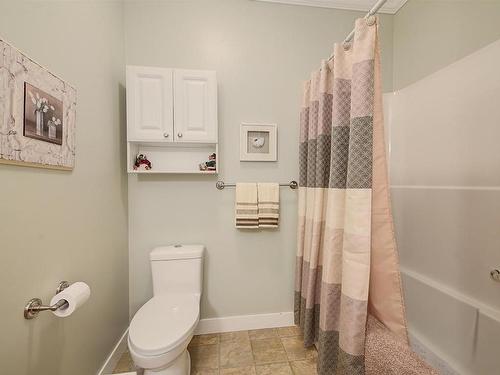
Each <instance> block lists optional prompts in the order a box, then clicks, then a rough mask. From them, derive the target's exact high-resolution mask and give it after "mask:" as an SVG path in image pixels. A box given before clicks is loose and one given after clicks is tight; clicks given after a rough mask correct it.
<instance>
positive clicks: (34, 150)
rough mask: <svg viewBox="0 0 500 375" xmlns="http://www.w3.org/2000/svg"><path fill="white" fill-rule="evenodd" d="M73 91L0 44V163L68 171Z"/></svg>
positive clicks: (72, 148) (72, 137) (72, 151)
mask: <svg viewBox="0 0 500 375" xmlns="http://www.w3.org/2000/svg"><path fill="white" fill-rule="evenodd" d="M75 122H76V90H75V89H74V88H73V87H72V86H71V85H69V84H68V83H67V82H65V81H63V80H62V79H60V78H59V77H57V76H56V75H54V74H52V73H51V72H49V71H48V70H47V69H45V68H43V67H42V66H40V65H39V64H37V63H36V62H35V61H33V60H32V59H30V58H29V57H27V56H26V55H25V54H23V53H22V52H20V51H18V50H17V49H15V48H14V47H12V46H11V45H9V44H8V43H7V42H5V41H3V40H2V39H0V163H4V164H15V165H23V166H31V167H40V168H50V169H63V170H71V169H73V167H74V164H75Z"/></svg>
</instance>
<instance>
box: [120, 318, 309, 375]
mask: <svg viewBox="0 0 500 375" xmlns="http://www.w3.org/2000/svg"><path fill="white" fill-rule="evenodd" d="M189 352H190V354H191V374H192V375H316V359H317V356H318V355H317V352H316V350H315V349H314V348H311V349H305V348H304V344H303V341H302V337H301V334H300V331H299V329H298V328H297V327H283V328H271V329H258V330H252V331H239V332H227V333H217V334H210V335H201V336H195V337H193V340H191V343H190V344H189ZM133 369H134V364H133V362H132V359H131V358H130V354H129V353H128V352H126V353H125V354H124V355H123V356H122V358H121V359H120V361H119V362H118V365H117V366H116V368H115V371H114V372H113V373H120V372H127V371H132V370H133Z"/></svg>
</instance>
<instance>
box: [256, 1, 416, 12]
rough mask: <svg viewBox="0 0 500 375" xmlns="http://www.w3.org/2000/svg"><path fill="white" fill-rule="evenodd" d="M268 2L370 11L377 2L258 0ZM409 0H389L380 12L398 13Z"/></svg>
mask: <svg viewBox="0 0 500 375" xmlns="http://www.w3.org/2000/svg"><path fill="white" fill-rule="evenodd" d="M256 1H265V2H268V3H282V4H292V5H304V6H311V7H322V8H335V9H345V10H360V11H368V10H370V8H371V7H372V6H373V5H374V4H375V3H376V0H256ZM406 1H407V0H387V2H386V3H385V5H384V6H383V7H382V9H381V10H380V11H379V13H389V14H394V13H396V12H397V11H398V10H399V8H401V7H402V6H403V5H404V4H405V3H406Z"/></svg>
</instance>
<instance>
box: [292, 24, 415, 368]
mask: <svg viewBox="0 0 500 375" xmlns="http://www.w3.org/2000/svg"><path fill="white" fill-rule="evenodd" d="M299 152H300V156H299V160H300V166H299V168H300V188H299V224H298V251H297V263H296V264H297V266H296V284H295V323H296V324H299V325H300V326H301V328H302V329H303V331H304V341H305V345H306V346H311V345H313V344H317V346H318V353H319V355H318V374H319V375H327V374H328V375H330V374H348V375H354V374H364V373H365V336H366V326H367V319H368V314H370V315H372V316H374V317H375V318H377V319H378V320H379V321H380V322H382V323H383V324H384V325H385V327H387V328H388V329H389V330H390V331H392V332H393V333H394V334H395V335H397V336H398V337H399V338H401V339H402V340H404V341H406V342H407V332H406V321H405V314H404V306H403V299H402V293H401V282H400V275H399V260H398V255H397V250H396V246H395V239H394V231H393V222H392V214H391V208H390V199H389V189H388V179H387V166H386V155H385V144H384V130H383V116H382V92H381V82H380V57H379V48H378V35H377V18H376V17H369V18H364V19H358V20H357V21H356V25H355V36H354V40H353V42H352V43H349V44H336V45H335V47H334V58H333V59H331V60H329V61H323V62H322V65H321V69H320V70H319V71H317V72H314V73H313V74H312V76H311V79H310V80H309V81H308V82H306V83H305V86H304V96H303V104H302V109H301V125H300V147H299Z"/></svg>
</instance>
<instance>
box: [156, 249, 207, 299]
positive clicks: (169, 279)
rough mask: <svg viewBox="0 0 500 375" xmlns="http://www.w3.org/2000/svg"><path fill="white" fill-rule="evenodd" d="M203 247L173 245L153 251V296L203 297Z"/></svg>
mask: <svg viewBox="0 0 500 375" xmlns="http://www.w3.org/2000/svg"><path fill="white" fill-rule="evenodd" d="M204 250H205V246H203V245H172V246H161V247H157V248H155V249H153V251H151V253H150V254H149V259H150V261H151V272H152V274H153V294H154V295H155V296H158V295H161V294H165V293H193V294H199V295H201V291H202V283H203V251H204Z"/></svg>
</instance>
